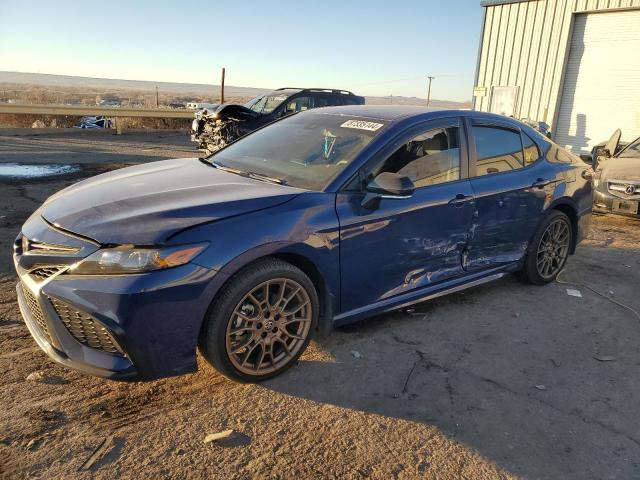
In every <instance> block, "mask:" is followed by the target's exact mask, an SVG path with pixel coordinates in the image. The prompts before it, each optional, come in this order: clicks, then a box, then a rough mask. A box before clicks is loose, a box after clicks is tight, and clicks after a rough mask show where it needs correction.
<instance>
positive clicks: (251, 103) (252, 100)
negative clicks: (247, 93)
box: [244, 95, 263, 108]
mask: <svg viewBox="0 0 640 480" xmlns="http://www.w3.org/2000/svg"><path fill="white" fill-rule="evenodd" d="M262 97H263V95H258V96H257V97H253V98H252V99H251V100H249V101H248V102H247V103H245V104H244V106H245V107H247V108H251V107H252V106H253V105H254V104H255V103H256V102H257V101H258V100H260V99H261V98H262Z"/></svg>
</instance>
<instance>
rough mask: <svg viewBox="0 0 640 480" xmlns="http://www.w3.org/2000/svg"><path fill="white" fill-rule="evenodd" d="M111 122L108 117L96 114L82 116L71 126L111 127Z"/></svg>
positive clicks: (88, 127) (86, 127)
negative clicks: (93, 115)
mask: <svg viewBox="0 0 640 480" xmlns="http://www.w3.org/2000/svg"><path fill="white" fill-rule="evenodd" d="M111 125H112V122H111V120H110V119H109V118H107V117H103V116H102V115H98V116H96V117H82V118H81V119H80V122H78V124H77V125H74V126H73V128H84V129H95V128H111Z"/></svg>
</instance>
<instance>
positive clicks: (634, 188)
mask: <svg viewBox="0 0 640 480" xmlns="http://www.w3.org/2000/svg"><path fill="white" fill-rule="evenodd" d="M608 188H609V192H610V193H611V194H613V195H615V196H616V197H620V198H628V199H630V200H639V199H640V184H639V183H636V182H625V181H624V180H610V181H609V182H608Z"/></svg>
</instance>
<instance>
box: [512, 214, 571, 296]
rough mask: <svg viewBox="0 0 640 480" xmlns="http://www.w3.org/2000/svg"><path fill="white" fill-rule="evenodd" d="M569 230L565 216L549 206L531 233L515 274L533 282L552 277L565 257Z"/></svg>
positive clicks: (562, 264)
mask: <svg viewBox="0 0 640 480" xmlns="http://www.w3.org/2000/svg"><path fill="white" fill-rule="evenodd" d="M573 234H574V233H573V227H572V225H571V221H570V220H569V217H567V216H566V215H565V214H564V213H562V212H560V211H558V210H553V211H552V212H551V213H550V214H549V215H548V216H547V217H546V218H545V219H544V221H543V222H542V225H540V228H539V229H538V231H537V232H536V234H535V235H534V237H533V239H532V241H531V244H530V245H529V248H528V250H527V255H526V257H525V261H524V265H523V267H522V270H521V271H520V272H518V273H519V277H520V278H521V279H523V280H525V281H527V282H529V283H533V284H534V285H544V284H546V283H549V282H552V281H553V280H555V279H556V277H557V276H558V274H559V273H560V272H561V271H562V269H563V268H564V265H565V263H566V262H567V258H568V257H569V250H570V248H571V242H572V241H573Z"/></svg>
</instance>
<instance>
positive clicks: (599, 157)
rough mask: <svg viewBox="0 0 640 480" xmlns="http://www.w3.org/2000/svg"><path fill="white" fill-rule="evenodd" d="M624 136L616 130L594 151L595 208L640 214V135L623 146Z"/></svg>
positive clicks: (598, 210)
mask: <svg viewBox="0 0 640 480" xmlns="http://www.w3.org/2000/svg"><path fill="white" fill-rule="evenodd" d="M620 136H621V132H620V130H616V131H615V132H614V133H613V135H612V136H611V138H610V139H609V141H608V142H607V143H606V144H605V145H604V146H603V147H598V148H596V149H595V151H594V153H593V157H592V161H593V170H594V175H593V186H594V190H595V192H594V197H593V209H594V211H596V212H601V213H617V214H621V215H631V216H635V217H640V137H639V138H636V139H635V140H633V141H632V142H630V143H629V144H628V145H626V146H625V147H622V148H620V147H619V143H620ZM614 152H615V153H614Z"/></svg>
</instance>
